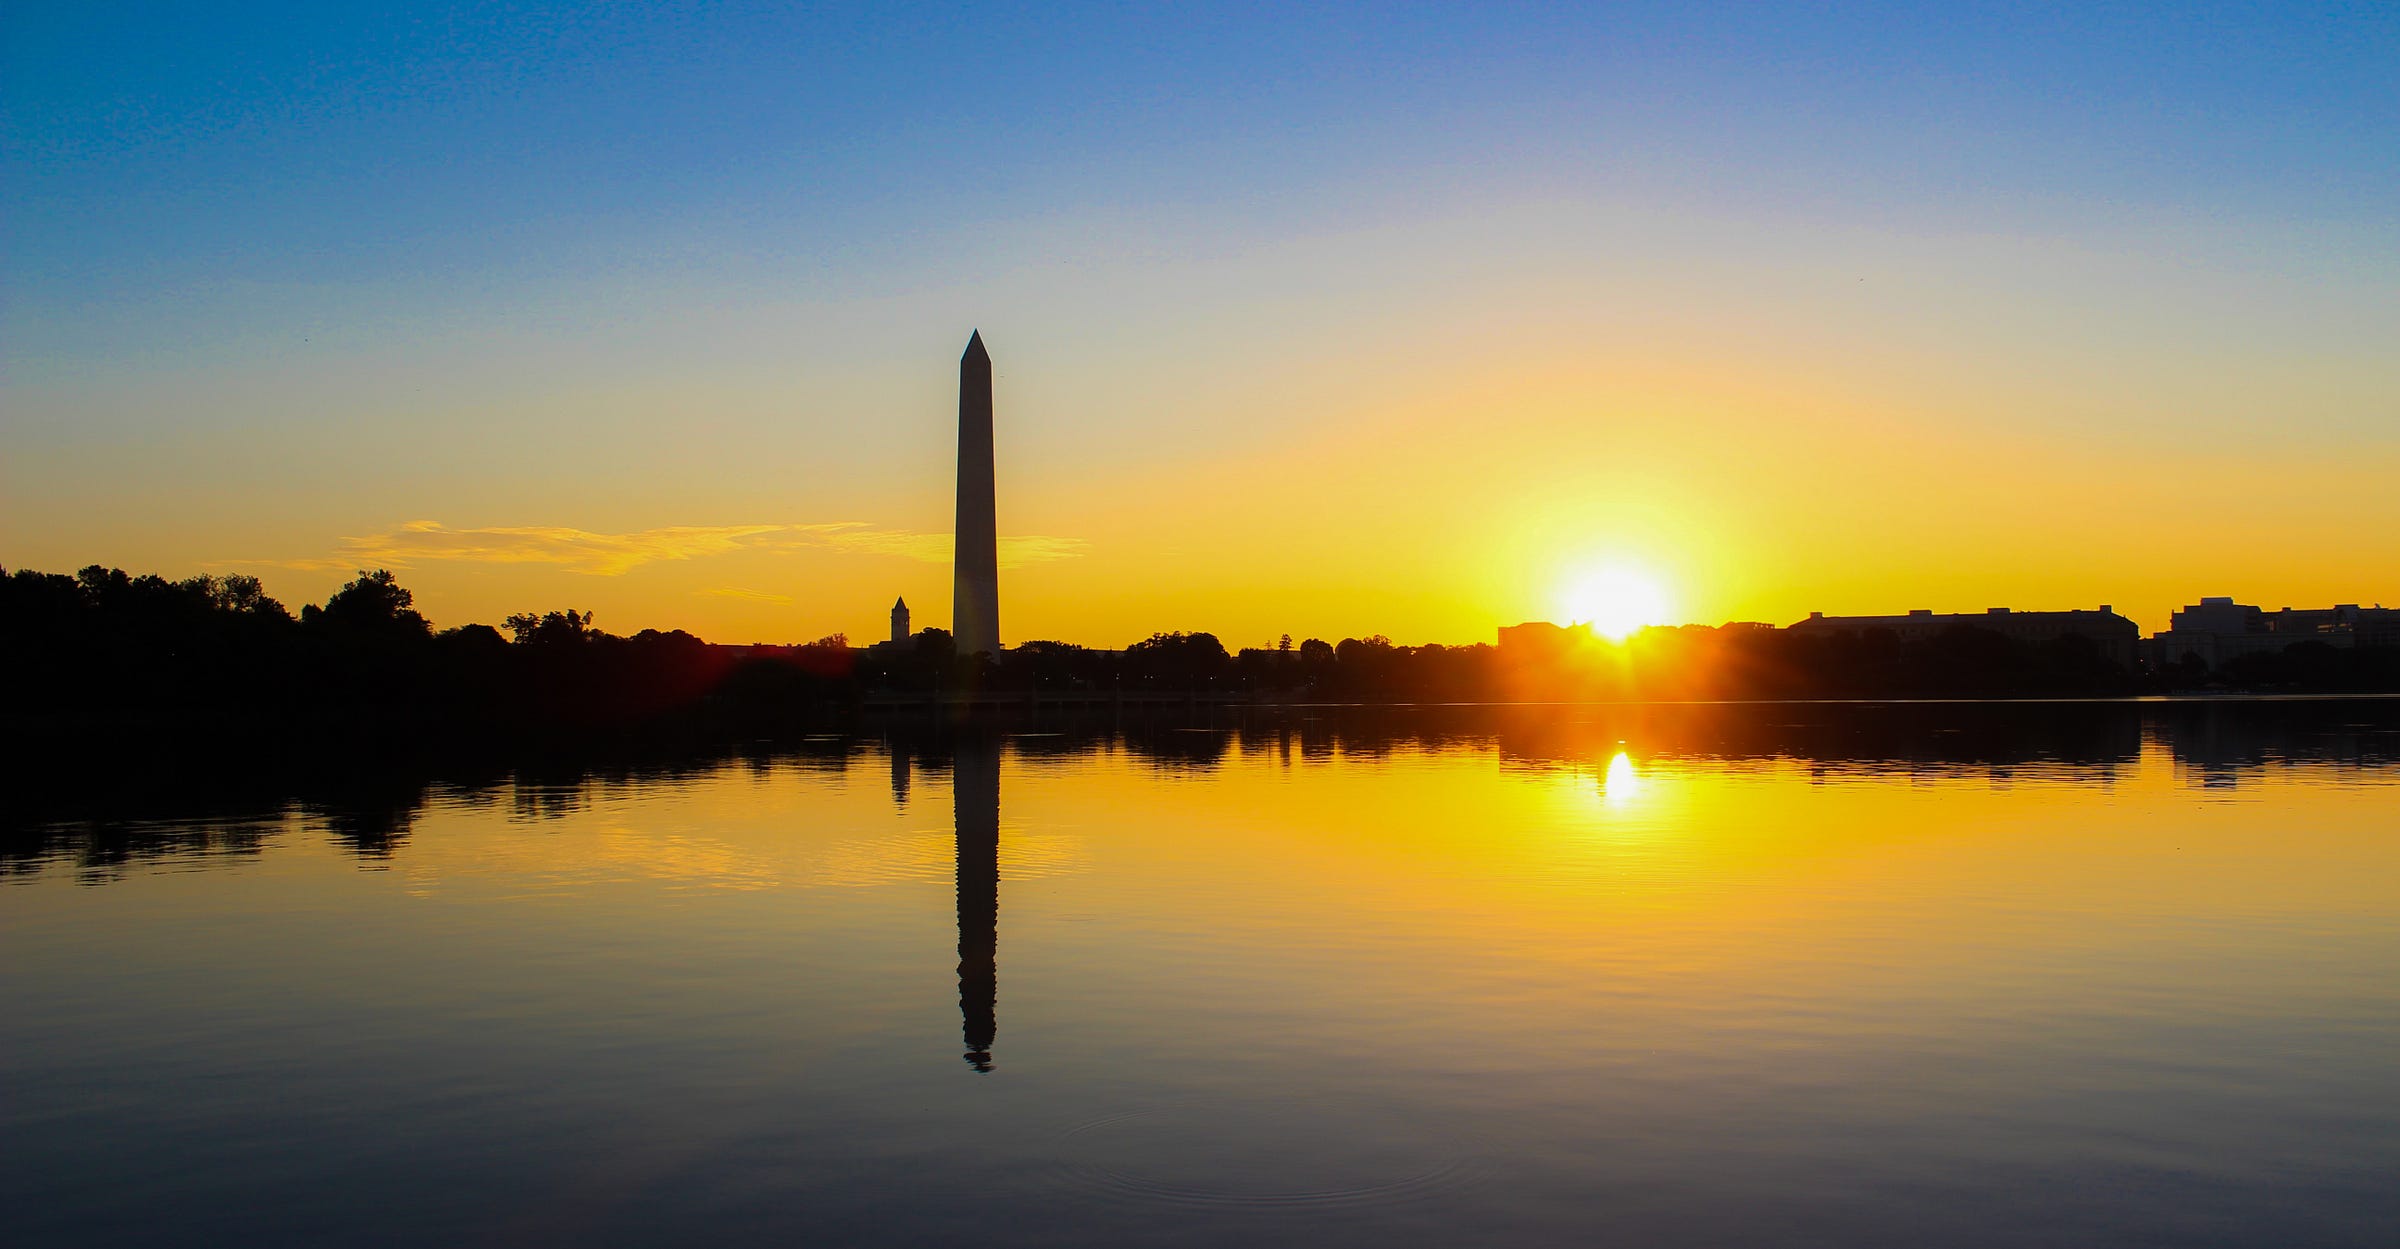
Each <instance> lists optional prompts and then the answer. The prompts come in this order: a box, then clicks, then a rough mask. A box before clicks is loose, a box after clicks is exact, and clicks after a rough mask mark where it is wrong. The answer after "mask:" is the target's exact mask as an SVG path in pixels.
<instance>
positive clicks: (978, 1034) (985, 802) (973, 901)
mask: <svg viewBox="0 0 2400 1249" xmlns="http://www.w3.org/2000/svg"><path fill="white" fill-rule="evenodd" d="M950 769H951V770H950V783H951V795H952V804H953V815H954V818H955V820H956V823H957V833H958V1013H959V1020H960V1029H961V1033H962V1039H963V1040H964V1042H965V1044H966V1047H967V1052H966V1060H967V1064H968V1065H969V1066H971V1067H973V1068H975V1070H977V1071H990V1070H991V1069H992V1038H993V1037H994V1036H995V1035H996V1034H997V1032H998V1030H999V1024H998V1021H997V1019H996V1003H997V999H998V996H999V978H1000V973H999V966H998V958H999V951H1000V741H999V739H998V738H991V737H985V738H971V739H967V740H963V741H961V742H959V743H958V745H957V748H956V754H955V755H953V756H952V759H951V765H950Z"/></svg>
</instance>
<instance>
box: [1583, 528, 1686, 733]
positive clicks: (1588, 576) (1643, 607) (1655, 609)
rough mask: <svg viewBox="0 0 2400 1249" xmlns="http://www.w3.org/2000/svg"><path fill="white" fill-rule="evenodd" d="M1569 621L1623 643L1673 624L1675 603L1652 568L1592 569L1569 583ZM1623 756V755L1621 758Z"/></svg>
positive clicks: (1626, 566) (1624, 565)
mask: <svg viewBox="0 0 2400 1249" xmlns="http://www.w3.org/2000/svg"><path fill="white" fill-rule="evenodd" d="M1563 604H1564V606H1565V608H1566V613H1567V619H1568V620H1569V621H1572V622H1574V623H1576V624H1581V625H1587V626H1589V627H1590V628H1591V631H1592V632H1594V633H1596V634H1599V635H1600V636H1601V637H1604V638H1607V639H1609V640H1611V641H1616V642H1621V641H1624V640H1625V639H1626V638H1627V637H1629V636H1631V635H1632V634H1633V633H1634V632H1635V631H1636V630H1638V629H1641V628H1643V627H1644V626H1646V625H1658V624H1667V623H1669V620H1670V617H1671V616H1672V615H1673V612H1674V603H1673V602H1672V600H1671V599H1670V597H1669V595H1668V594H1667V589H1666V585H1665V584H1664V583H1663V582H1661V581H1660V580H1659V578H1658V577H1657V576H1656V575H1655V574H1653V573H1651V572H1650V571H1649V570H1648V569H1645V568H1641V567H1638V566H1635V565H1631V564H1611V565H1606V566H1603V567H1598V568H1588V569H1585V570H1583V571H1581V572H1579V573H1577V574H1575V576H1574V578H1573V579H1572V580H1570V581H1569V582H1568V584H1567V589H1566V593H1565V596H1564V599H1563ZM1621 757H1622V756H1620V758H1621Z"/></svg>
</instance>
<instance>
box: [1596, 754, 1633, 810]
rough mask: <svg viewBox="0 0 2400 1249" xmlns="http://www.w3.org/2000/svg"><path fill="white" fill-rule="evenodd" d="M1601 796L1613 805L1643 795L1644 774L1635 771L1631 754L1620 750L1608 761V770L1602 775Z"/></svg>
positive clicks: (1622, 804)
mask: <svg viewBox="0 0 2400 1249" xmlns="http://www.w3.org/2000/svg"><path fill="white" fill-rule="evenodd" d="M1600 796H1601V797H1602V798H1603V799H1604V800H1606V801H1607V803H1608V805H1610V806H1612V807H1621V806H1624V805H1626V804H1627V803H1630V802H1632V801H1634V800H1635V799H1637V798H1640V797H1641V796H1642V774H1641V773H1639V772H1636V771H1634V769H1633V757H1632V756H1631V755H1628V754H1626V753H1625V752H1624V751H1622V750H1620V751H1618V752H1617V753H1616V755H1615V757H1613V758H1611V759H1610V760H1609V761H1608V771H1607V772H1605V773H1603V774H1602V775H1601V777H1600Z"/></svg>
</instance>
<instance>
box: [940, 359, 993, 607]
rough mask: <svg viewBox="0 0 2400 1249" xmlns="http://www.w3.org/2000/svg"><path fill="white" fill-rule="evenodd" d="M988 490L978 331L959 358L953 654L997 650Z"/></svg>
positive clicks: (986, 414)
mask: <svg viewBox="0 0 2400 1249" xmlns="http://www.w3.org/2000/svg"><path fill="white" fill-rule="evenodd" d="M996 511H997V503H996V502H995V498H994V491H993V488H992V357H991V356H990V354H989V353H987V352H985V351H984V349H983V334H982V332H981V331H977V332H976V333H975V334H974V335H973V336H972V337H970V338H968V339H967V352H966V354H965V355H963V356H960V357H959V358H958V529H957V534H956V547H955V554H954V555H953V557H952V560H953V562H952V565H951V568H952V573H951V578H952V579H951V587H950V590H951V598H950V633H951V635H952V636H953V637H954V638H956V639H957V642H958V653H959V654H961V655H972V654H975V653H977V652H978V651H980V652H983V653H985V654H990V655H998V654H999V653H1000V552H999V546H1000V539H999V533H998V531H999V524H998V521H997V519H996V516H995V513H996Z"/></svg>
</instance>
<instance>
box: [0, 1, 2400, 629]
mask: <svg viewBox="0 0 2400 1249" xmlns="http://www.w3.org/2000/svg"><path fill="white" fill-rule="evenodd" d="M0 57H4V58H5V59H4V61H0V565H5V566H6V567H9V568H21V567H31V568H38V569H45V570H54V571H71V570H72V569H74V568H77V567H81V566H83V565H85V564H90V563H102V564H109V565H114V566H120V567H124V568H126V569H128V570H131V571H135V572H142V571H156V572H160V573H164V574H167V575H169V576H175V577H183V576H190V575H194V574H197V573H203V572H206V573H232V572H241V573H249V574H253V575H256V576H259V577H260V578H262V579H263V580H264V581H265V582H266V586H267V589H268V591H269V592H270V593H272V594H274V595H276V596H277V597H279V598H281V599H283V600H284V601H285V602H286V603H289V604H292V605H294V606H297V605H298V604H300V603H303V602H309V601H321V600H322V599H323V598H324V597H325V596H326V595H327V594H329V593H330V592H331V591H332V590H333V589H334V588H335V587H337V586H338V585H339V584H340V583H341V582H342V581H343V580H345V579H347V578H348V577H349V576H352V575H355V572H356V570H358V569H361V568H373V567H389V568H392V569H394V570H395V571H396V572H397V573H398V574H399V575H400V578H401V581H402V583H403V584H404V585H407V586H409V587H410V588H411V589H413V590H414V591H415V592H416V594H417V599H418V605H419V607H420V608H421V609H422V610H424V611H425V613H426V614H427V615H428V616H429V617H430V618H432V619H433V621H434V622H435V623H436V624H437V625H441V626H448V625H456V624H463V623H467V622H469V621H484V622H497V621H498V620H499V618H500V617H502V616H504V615H507V614H509V613H511V612H517V611H525V610H537V611H538V610H553V609H557V608H562V607H569V606H572V607H576V608H582V609H587V610H592V611H594V612H595V613H596V614H597V623H598V625H599V626H600V627H602V628H605V629H609V630H611V631H614V632H620V633H631V632H634V631H636V630H639V629H642V628H661V629H667V628H685V629H689V630H691V631H693V632H695V633H698V634H700V635H701V636H704V637H707V638H710V639H711V640H716V641H727V642H745V641H800V640H808V639H812V638H816V637H820V636H823V635H826V634H830V633H834V632H837V631H838V632H845V633H847V634H849V635H850V636H851V638H852V639H853V640H865V639H870V638H874V637H879V636H881V635H882V633H883V631H884V629H885V623H884V622H885V613H886V611H887V610H888V609H889V607H890V605H891V603H892V600H893V599H894V597H895V596H903V595H904V596H906V598H907V600H908V602H909V604H910V606H911V607H912V608H913V609H914V610H915V613H916V622H917V623H918V624H919V625H920V626H922V625H927V624H946V623H947V620H948V615H949V597H950V596H949V586H950V575H949V572H950V570H949V565H948V562H947V561H948V532H949V528H950V524H951V519H952V517H951V507H952V493H951V492H952V471H953V457H954V443H953V439H954V437H955V432H954V422H955V419H956V399H955V387H956V381H957V373H956V361H957V356H958V353H959V352H960V350H961V349H963V347H964V345H965V343H966V340H967V336H968V334H969V333H970V331H973V330H976V329H980V330H981V332H982V333H983V335H984V338H985V341H986V342H987V343H988V344H989V346H990V349H991V353H992V357H993V361H994V372H995V388H996V395H997V399H996V406H997V418H998V452H997V456H998V469H999V489H1000V515H999V524H1000V533H1001V534H1002V551H1001V562H1002V570H1003V571H1002V617H1001V626H1002V634H1003V638H1004V640H1006V641H1008V642H1011V643H1014V642H1017V641H1022V640H1027V639H1030V638H1055V639H1061V640H1065V641H1071V642H1080V643H1085V644H1089V645H1102V646H1121V645H1123V644H1125V643H1126V642H1128V641H1131V640H1134V639H1138V638H1140V637H1144V636H1147V635H1148V634H1150V633H1152V632H1154V631H1159V630H1176V629H1181V630H1192V629H1206V630H1210V631H1213V632H1215V633H1217V634H1218V635H1219V636H1220V637H1221V638H1223V639H1224V640H1225V641H1226V642H1227V643H1228V644H1229V645H1237V646H1238V645H1262V644H1272V643H1273V642H1274V640H1275V639H1276V638H1277V637H1278V636H1279V635H1281V634H1284V633H1289V634H1291V635H1292V636H1294V637H1295V638H1305V637H1310V636H1316V637H1324V638H1328V639H1338V638H1341V637H1345V636H1365V635H1369V634H1384V635H1388V636H1390V637H1392V638H1393V639H1395V640H1397V641H1400V642H1404V643H1417V642H1428V641H1438V642H1472V641H1488V640H1490V639H1491V637H1492V635H1493V630H1494V628H1495V627H1496V626H1499V625H1503V624H1513V623H1516V622H1518V621H1520V620H1527V619H1565V618H1567V616H1568V615H1569V614H1570V612H1571V611H1572V610H1573V605H1574V604H1575V602H1576V594H1577V587H1579V586H1582V585H1586V584H1589V583H1591V581H1592V579H1593V578H1594V577H1599V578H1601V579H1603V580H1604V581H1605V580H1607V579H1608V578H1611V577H1619V578H1621V577H1623V576H1626V575H1630V576H1631V577H1633V578H1634V579H1636V580H1641V579H1647V580H1649V581H1652V582H1655V583H1656V584H1657V585H1658V586H1659V588H1660V589H1661V590H1662V591H1663V592H1664V595H1665V597H1666V599H1667V600H1668V603H1669V606H1668V608H1667V612H1668V614H1669V615H1670V616H1671V618H1672V619H1675V620H1689V621H1698V622H1707V623H1717V622H1721V621H1725V620H1765V621H1772V622H1778V623H1787V622H1789V621H1790V620H1793V619H1797V618H1799V617H1802V616H1805V615H1806V614H1807V613H1808V612H1809V611H1812V610H1822V611H1826V612H1829V613H1851V612H1858V613H1882V612H1897V611H1902V610H1907V609H1910V608H1931V609H1934V610H1940V611H1977V610H1981V609H1983V608H1985V607H1989V606H2002V605H2006V606H2013V607H2016V608H2018V609H2042V608H2066V607H2090V606H2097V605H2099V604H2102V603H2107V604H2111V605H2113V606H2115V607H2116V608H2117V609H2118V610H2119V611H2122V612H2124V613H2126V614H2128V615H2130V616H2132V617H2133V618H2134V619H2135V620H2136V621H2137V622H2139V623H2140V624H2142V625H2143V626H2144V627H2145V628H2146V629H2162V628H2164V627H2165V626H2166V623H2167V622H2166V616H2167V613H2168V611H2169V610H2171V609H2172V608H2173V607H2174V606H2177V605H2180V604H2183V603H2188V602H2191V601H2194V600H2195V599H2197V598H2198V597H2199V596H2201V595H2204V594H2231V595H2235V596H2237V597H2239V598H2241V599H2242V600H2243V601H2246V602H2255V603H2259V604H2261V605H2263V606H2265V607H2268V608H2270V609H2272V608H2276V607H2282V606H2287V605H2290V606H2306V605H2321V604H2328V603H2333V602H2378V601H2381V602H2386V603H2400V525H2394V524H2391V523H2388V513H2389V511H2390V500H2391V498H2392V494H2393V483H2394V482H2400V350H2396V349H2395V348H2396V346H2400V208H2396V207H2395V206H2400V69H2396V68H2395V67H2396V66H2400V7H2395V6H2392V5H2388V4H2353V5H2343V4H2331V5H2291V4H2247V5H2213V4H2177V5H2157V6H2137V5H2114V4H2093V5H2075V6H2052V5H2031V4H2024V5H1989V6H1985V5H1965V4H1941V5H1807V6H1797V5H1795V6H1749V5H1740V6H1722V7H1713V6H1705V5H1695V4H1659V5H1640V4H1634V5H1574V6H1555V7H1552V6H1532V5H1490V6H1482V5H1479V6H1351V5H1341V6H1308V7H1306V8H1299V7H1295V8H1294V9H1293V10H1291V11H1288V12H1274V11H1271V10H1268V9H1266V8H1264V7H1263V6H1254V5H1238V6H1221V7H1220V6H1209V5H1176V6H1155V7H1153V6H1121V5H1109V6H1093V7H1089V8H1082V7H1073V6H1050V7H1045V8H1042V9H1040V10H1039V11H1027V10H1020V9H1016V8H984V7H979V6H943V7H939V8H931V7H915V6H907V5H899V4H874V5H859V6H792V5H748V4H739V3H735V4H711V5H691V6H677V5H649V6H643V5H606V6H599V5H595V6H556V5H544V4H539V3H532V4H526V3H520V4H512V5H508V6H473V5H464V6H458V5H454V6H443V5H426V4H418V5H390V6H386V5H377V4H372V3H357V4H348V5H336V6H329V5H322V4H307V5H302V4H288V5H278V4H242V3H226V4H221V5H211V6H190V5H167V4H158V5H123V4H110V3H105V2H95V3H88V4H80V5H16V6H8V7H7V8H5V9H0Z"/></svg>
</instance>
